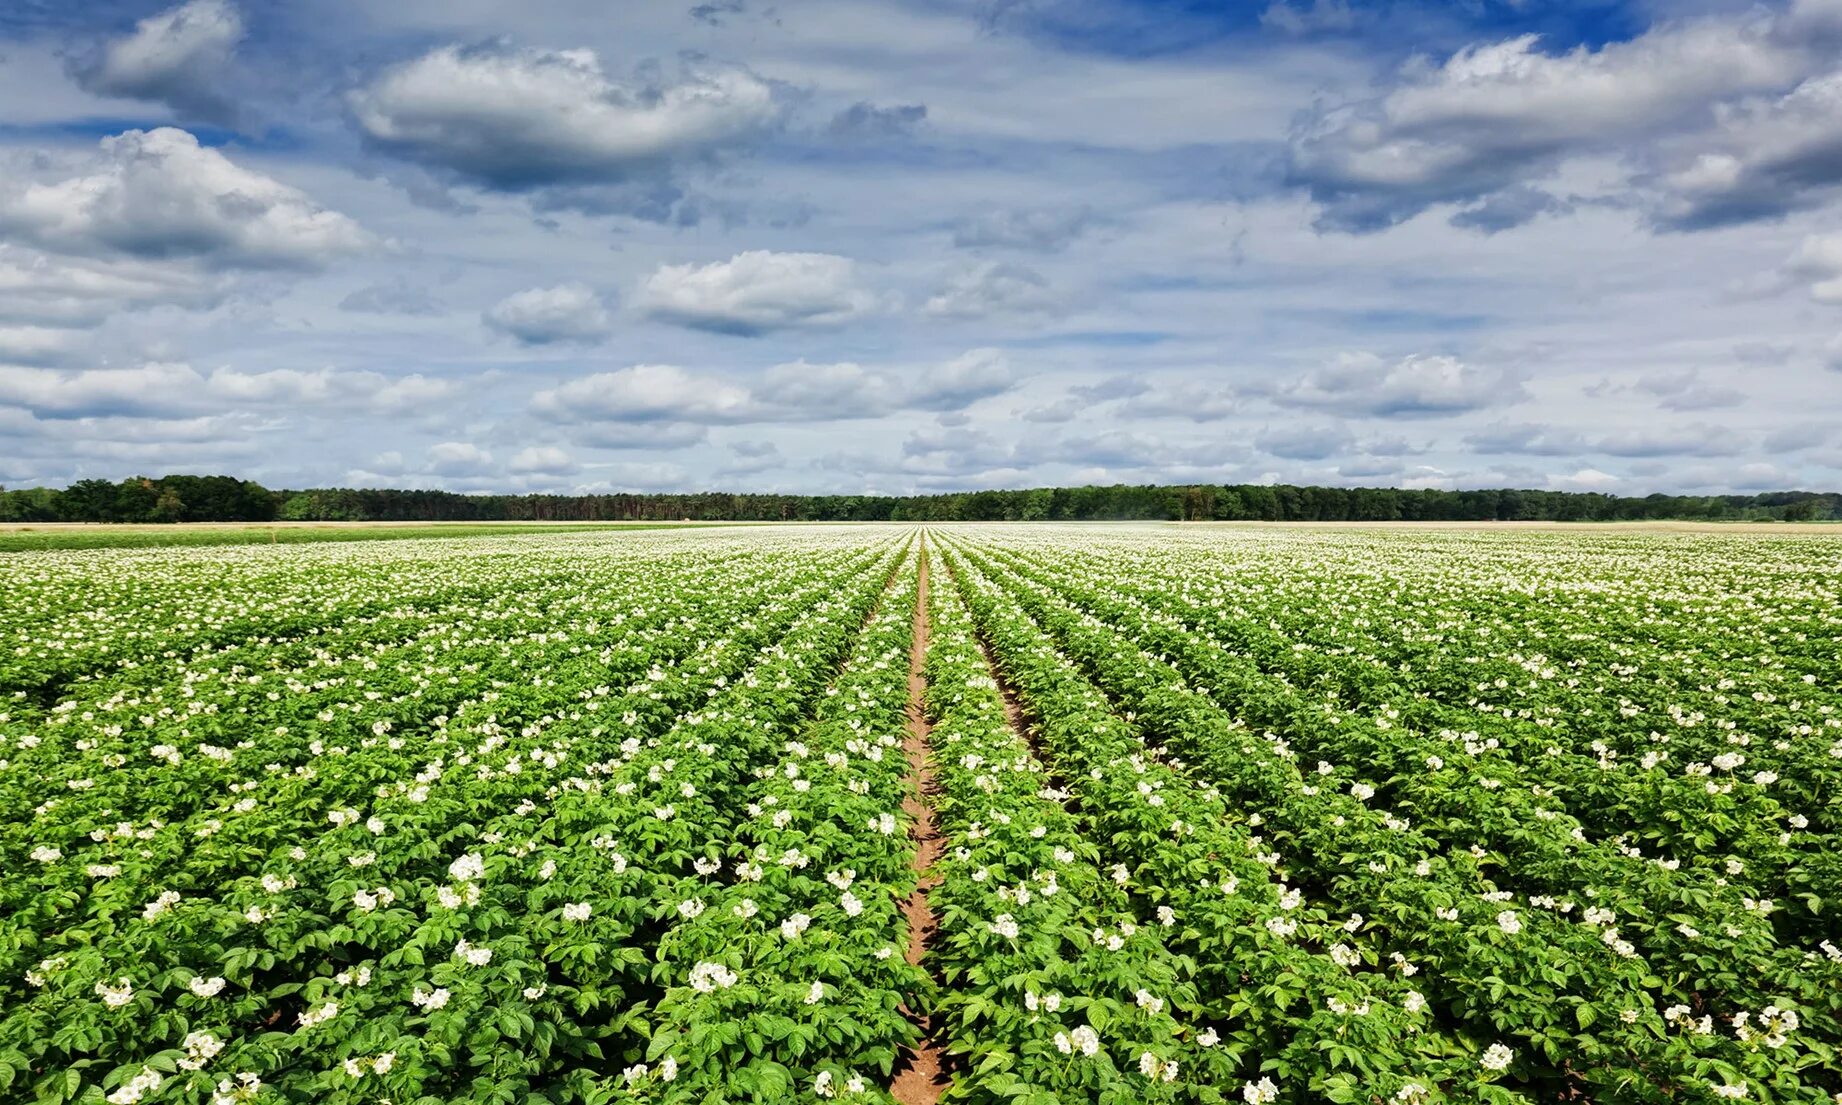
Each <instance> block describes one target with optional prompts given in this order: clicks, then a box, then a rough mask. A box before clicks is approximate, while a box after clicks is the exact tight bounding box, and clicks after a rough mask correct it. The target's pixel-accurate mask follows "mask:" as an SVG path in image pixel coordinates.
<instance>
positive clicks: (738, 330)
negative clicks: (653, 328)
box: [639, 250, 877, 336]
mask: <svg viewBox="0 0 1842 1105" xmlns="http://www.w3.org/2000/svg"><path fill="white" fill-rule="evenodd" d="M639 302H640V306H641V308H642V309H643V310H645V311H646V312H647V313H648V314H651V315H652V316H653V317H655V318H660V319H664V320H665V321H667V322H673V323H676V324H678V325H680V326H686V327H689V328H691V329H694V330H709V331H713V332H716V333H721V334H737V335H743V336H755V335H759V334H764V333H767V332H769V331H772V330H784V329H791V328H795V327H809V326H832V325H837V324H839V323H843V322H847V321H849V320H851V319H853V318H857V317H859V316H861V315H864V314H867V313H869V312H870V311H872V310H874V309H875V307H876V306H877V297H876V296H875V295H873V294H872V293H870V292H869V291H867V290H865V289H863V288H860V287H858V285H857V270H856V266H855V265H854V264H853V263H852V262H851V260H850V259H849V258H846V257H839V256H836V255H834V254H829V253H774V252H771V251H768V250H749V251H747V252H744V253H738V254H736V255H735V256H734V257H732V258H730V259H729V260H727V261H716V262H713V263H711V264H708V265H693V264H686V265H662V266H660V267H659V269H658V270H657V271H655V272H654V273H653V274H652V275H651V276H650V277H648V278H647V279H646V283H645V285H644V286H643V287H642V288H641V290H640V297H639Z"/></svg>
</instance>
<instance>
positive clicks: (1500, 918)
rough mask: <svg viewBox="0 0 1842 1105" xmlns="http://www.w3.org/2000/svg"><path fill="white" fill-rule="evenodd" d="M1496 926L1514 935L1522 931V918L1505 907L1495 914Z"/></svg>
mask: <svg viewBox="0 0 1842 1105" xmlns="http://www.w3.org/2000/svg"><path fill="white" fill-rule="evenodd" d="M1497 927H1498V928H1500V929H1502V930H1503V931H1504V932H1506V933H1508V934H1509V935H1511V936H1514V935H1516V934H1517V933H1519V932H1521V931H1522V918H1520V917H1518V916H1516V911H1515V910H1513V909H1506V910H1504V911H1503V912H1501V913H1499V914H1497Z"/></svg>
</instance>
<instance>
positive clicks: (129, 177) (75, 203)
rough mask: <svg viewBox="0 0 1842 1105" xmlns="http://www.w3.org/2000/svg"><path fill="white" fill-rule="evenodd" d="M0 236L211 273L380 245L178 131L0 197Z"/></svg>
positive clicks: (127, 145) (109, 150) (309, 263)
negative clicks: (181, 263) (178, 263)
mask: <svg viewBox="0 0 1842 1105" xmlns="http://www.w3.org/2000/svg"><path fill="white" fill-rule="evenodd" d="M0 229H3V230H5V231H7V232H8V233H9V234H11V235H12V236H13V237H14V238H15V239H17V240H20V241H24V242H29V243H31V244H33V245H36V246H38V247H40V248H41V249H45V250H48V251H51V252H54V253H63V254H73V255H84V256H102V257H109V256H118V257H120V256H125V257H136V258H142V259H160V260H188V261H195V262H197V263H199V264H201V265H204V266H206V267H208V268H312V267H316V266H318V265H320V264H321V263H323V262H325V261H327V260H328V259H330V258H333V257H336V256H339V255H342V254H350V253H356V252H359V251H361V250H364V249H367V248H369V247H370V246H372V245H373V244H374V239H373V238H372V236H371V235H370V234H369V233H367V232H366V231H365V230H364V229H363V228H362V227H360V226H359V225H358V224H357V223H356V222H353V221H352V220H351V219H349V218H347V217H346V216H345V215H342V214H340V213H338V212H336V211H329V210H327V209H326V208H324V207H321V206H320V205H319V204H317V203H315V202H314V201H313V200H312V199H311V198H310V197H309V196H308V195H307V194H306V193H304V192H302V191H300V190H299V189H297V188H293V187H290V186H289V185H286V184H283V183H282V182H280V181H278V180H275V179H274V178H272V177H268V176H264V175H263V174H261V173H258V172H254V171H252V170H249V169H245V168H243V167H242V166H240V165H238V164H236V163H235V162H234V161H232V160H231V159H230V158H228V157H226V156H224V154H223V153H221V152H220V151H218V150H215V149H210V148H207V147H205V146H201V145H200V144H199V142H198V139H197V138H196V137H194V136H193V135H192V134H190V133H189V132H187V131H183V130H179V129H177V128H174V127H160V128H157V129H155V130H151V131H142V130H130V131H126V132H124V133H122V134H118V135H115V136H113V137H110V138H104V139H103V140H102V143H101V147H100V152H99V155H98V157H97V158H95V159H94V161H93V162H92V163H91V164H90V165H89V166H88V167H87V170H86V171H84V172H82V173H81V174H80V175H77V176H73V177H67V178H65V179H63V180H58V181H54V182H51V183H32V184H27V185H25V186H24V187H23V188H15V189H12V190H10V191H9V192H7V193H4V194H0Z"/></svg>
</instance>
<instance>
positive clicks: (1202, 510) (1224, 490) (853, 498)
mask: <svg viewBox="0 0 1842 1105" xmlns="http://www.w3.org/2000/svg"><path fill="white" fill-rule="evenodd" d="M1838 518H1842V494H1838V493H1835V492H1809V491H1776V492H1768V493H1763V494H1757V495H1661V494H1658V495H1645V496H1642V497H1632V496H1618V495H1606V494H1600V493H1597V492H1569V491H1539V490H1523V489H1513V488H1499V489H1479V490H1465V491H1443V490H1432V489H1403V488H1389V487H1354V488H1348V487H1295V486H1290V485H1286V484H1275V485H1267V484H1184V485H1142V486H1135V485H1125V484H1119V485H1114V486H1109V487H1099V486H1081V487H1038V488H1026V489H1021V490H992V491H953V492H943V493H940V494H934V495H784V494H774V493H749V494H730V493H725V492H716V491H702V492H688V493H653V494H643V493H616V494H596V495H547V494H526V495H474V494H458V493H456V492H452V491H434V490H390V489H370V488H316V489H310V490H301V491H291V490H270V489H269V488H265V487H263V486H262V485H260V484H257V483H255V482H252V481H250V480H240V479H237V478H235V477H233V476H189V475H171V476H161V477H158V478H150V477H145V476H135V477H131V478H129V479H125V480H122V481H120V482H111V481H108V480H101V479H89V480H79V481H77V482H75V483H73V484H71V485H70V486H69V487H67V488H63V489H55V488H26V489H20V490H12V491H8V490H5V489H0V522H115V523H123V522H143V523H144V522H269V521H299V522H499V521H505V522H518V521H546V522H604V521H677V520H682V519H689V520H692V521H738V522H949V521H1004V522H1031V521H1062V522H1068V521H1135V520H1137V521H1147V520H1161V521H1271V522H1340V521H1351V522H1392V521H1420V522H1447V521H1452V522H1458V521H1504V522H1511V521H1560V522H1620V521H1645V520H1662V519H1682V520H1705V521H1792V522H1799V521H1825V520H1836V519H1838Z"/></svg>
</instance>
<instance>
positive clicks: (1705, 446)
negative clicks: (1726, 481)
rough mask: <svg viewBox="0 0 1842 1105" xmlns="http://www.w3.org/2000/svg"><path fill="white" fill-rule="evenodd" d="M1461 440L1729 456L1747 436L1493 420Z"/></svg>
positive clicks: (1642, 454)
mask: <svg viewBox="0 0 1842 1105" xmlns="http://www.w3.org/2000/svg"><path fill="white" fill-rule="evenodd" d="M1465 444H1467V445H1468V446H1470V447H1471V448H1472V449H1473V450H1474V451H1476V452H1479V453H1493V454H1494V453H1519V454H1523V455H1527V456H1556V457H1577V456H1581V455H1590V454H1597V455H1601V456H1612V457H1636V458H1647V457H1729V456H1733V455H1735V454H1737V453H1740V452H1743V451H1745V449H1746V447H1747V440H1746V438H1745V437H1744V436H1743V435H1741V434H1739V433H1737V432H1735V431H1733V430H1730V429H1728V428H1726V427H1723V426H1710V425H1706V424H1701V423H1691V424H1686V425H1679V426H1670V427H1664V428H1649V429H1637V430H1618V431H1615V432H1613V433H1609V434H1603V435H1599V436H1596V437H1589V436H1587V435H1584V434H1581V433H1579V432H1577V431H1574V430H1562V429H1558V428H1556V427H1553V426H1543V425H1537V424H1533V423H1527V422H1521V423H1504V422H1498V423H1494V424H1492V425H1490V426H1487V427H1485V428H1484V429H1483V430H1482V431H1480V432H1478V433H1475V434H1470V435H1468V436H1466V438H1465Z"/></svg>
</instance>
